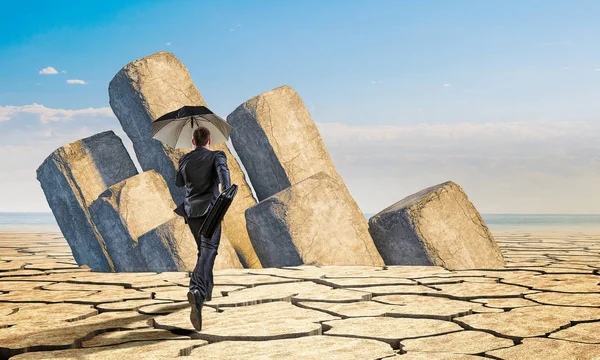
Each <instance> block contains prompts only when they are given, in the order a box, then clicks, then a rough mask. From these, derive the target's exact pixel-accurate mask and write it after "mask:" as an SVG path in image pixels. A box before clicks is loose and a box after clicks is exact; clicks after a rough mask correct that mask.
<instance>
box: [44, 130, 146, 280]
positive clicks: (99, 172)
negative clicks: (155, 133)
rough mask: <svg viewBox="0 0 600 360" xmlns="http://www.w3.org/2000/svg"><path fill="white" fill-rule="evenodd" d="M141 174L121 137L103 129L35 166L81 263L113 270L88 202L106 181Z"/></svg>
mask: <svg viewBox="0 0 600 360" xmlns="http://www.w3.org/2000/svg"><path fill="white" fill-rule="evenodd" d="M136 174H137V170H136V168H135V165H134V164H133V161H131V158H130V157H129V154H128V153H127V150H126V149H125V147H124V146H123V142H122V141H121V139H119V137H118V136H117V135H115V133H113V132H112V131H105V132H101V133H99V134H96V135H93V136H90V137H87V138H85V139H81V140H78V141H75V142H73V143H70V144H67V145H65V146H63V147H60V148H58V149H56V150H55V151H54V152H53V153H52V154H50V156H48V157H47V158H46V160H44V162H43V163H42V164H41V165H40V167H39V168H38V169H37V179H38V180H39V182H40V184H41V186H42V189H43V191H44V194H45V195H46V199H47V201H48V205H49V206H50V209H51V210H52V213H53V214H54V217H55V218H56V222H57V223H58V226H59V227H60V230H61V231H62V233H63V236H64V237H65V239H66V240H67V242H68V243H69V246H70V247H71V251H72V252H73V257H74V258H75V261H77V264H79V265H84V264H85V265H88V266H89V267H90V268H91V269H92V270H94V271H113V270H114V266H113V263H112V261H111V259H110V257H108V254H107V250H106V245H105V243H104V240H103V238H102V236H101V234H100V233H99V232H98V230H97V229H96V225H95V224H94V222H93V220H92V218H91V216H90V213H89V210H88V207H89V206H90V205H91V203H92V202H93V201H94V200H96V198H97V197H98V195H99V194H100V193H102V192H103V191H105V190H106V189H107V188H108V187H110V186H112V185H114V184H116V183H118V182H120V181H123V180H125V179H127V178H129V177H131V176H134V175H136Z"/></svg>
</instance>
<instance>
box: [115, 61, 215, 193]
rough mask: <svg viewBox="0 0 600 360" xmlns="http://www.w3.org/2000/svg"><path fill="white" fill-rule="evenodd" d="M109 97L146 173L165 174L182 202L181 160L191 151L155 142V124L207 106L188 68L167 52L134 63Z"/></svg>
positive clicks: (117, 80) (120, 74) (123, 72)
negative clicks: (165, 117)
mask: <svg viewBox="0 0 600 360" xmlns="http://www.w3.org/2000/svg"><path fill="white" fill-rule="evenodd" d="M108 96H109V103H110V106H111V108H112V110H113V112H114V113H115V115H116V116H117V118H118V119H119V122H120V123H121V127H122V128H123V130H124V131H125V133H126V134H127V136H129V138H130V139H131V142H132V143H133V148H134V150H135V154H136V156H137V159H138V161H139V163H140V165H141V167H142V169H143V170H144V171H147V170H155V171H156V172H158V173H159V174H161V175H162V176H163V177H164V178H165V180H166V181H167V184H168V185H169V190H170V191H171V194H172V195H173V199H174V200H175V201H176V202H177V203H179V202H180V201H182V200H183V196H184V190H183V188H178V187H176V186H175V175H176V173H177V166H178V162H179V158H180V157H181V155H183V154H185V153H187V152H188V151H189V150H187V149H173V148H171V147H169V146H167V145H165V144H163V143H162V142H160V141H158V140H155V139H153V138H152V122H153V121H154V120H155V119H157V118H159V117H161V116H162V115H164V114H166V113H168V112H170V111H173V110H177V109H179V108H180V107H182V106H186V105H196V106H200V105H206V104H205V103H204V99H203V98H202V95H200V92H198V89H197V88H196V85H194V83H193V81H192V78H191V77H190V74H189V72H188V70H187V68H186V67H185V65H183V63H181V62H180V61H179V60H178V59H177V58H176V57H175V56H174V55H173V54H171V53H169V52H165V51H161V52H158V53H156V54H152V55H150V56H146V57H144V58H142V59H138V60H135V61H132V62H131V63H129V64H127V65H125V66H124V67H123V68H122V69H121V71H119V72H118V73H117V74H116V75H115V77H114V78H113V79H112V80H111V82H110V84H109V86H108ZM190 141H191V139H190ZM190 147H191V145H190ZM190 150H191V149H190Z"/></svg>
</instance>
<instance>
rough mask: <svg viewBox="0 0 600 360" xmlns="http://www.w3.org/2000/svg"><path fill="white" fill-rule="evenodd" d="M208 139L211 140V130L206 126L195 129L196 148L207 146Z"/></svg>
mask: <svg viewBox="0 0 600 360" xmlns="http://www.w3.org/2000/svg"><path fill="white" fill-rule="evenodd" d="M208 139H210V130H208V129H207V128H205V127H204V126H199V127H197V128H196V129H194V141H195V142H196V146H204V145H206V144H207V143H208Z"/></svg>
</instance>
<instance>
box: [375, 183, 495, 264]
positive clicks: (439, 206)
mask: <svg viewBox="0 0 600 360" xmlns="http://www.w3.org/2000/svg"><path fill="white" fill-rule="evenodd" d="M369 232H370V233H371V236H372V237H373V241H374V242H375V245H376V246H377V249H378V250H379V253H380V254H381V256H382V257H383V260H384V261H385V263H386V265H439V266H443V267H445V268H448V269H453V270H458V269H476V268H501V267H503V266H504V257H503V256H502V253H501V252H500V248H499V247H498V245H497V244H496V241H495V240H494V236H493V235H492V233H491V232H490V230H489V229H488V227H487V226H486V224H485V222H484V221H483V219H482V218H481V215H479V212H478V211H477V209H475V206H473V204H472V203H471V202H470V201H469V199H468V198H467V195H466V194H465V192H464V191H463V189H462V188H461V187H460V186H458V185H457V184H455V183H453V182H451V181H449V182H445V183H443V184H440V185H436V186H432V187H430V188H427V189H425V190H422V191H420V192H418V193H416V194H413V195H411V196H408V197H406V198H404V199H402V200H400V201H399V202H397V203H395V204H394V205H392V206H390V207H388V208H386V209H384V210H382V211H381V212H379V213H378V214H376V215H375V216H373V217H372V218H371V219H369Z"/></svg>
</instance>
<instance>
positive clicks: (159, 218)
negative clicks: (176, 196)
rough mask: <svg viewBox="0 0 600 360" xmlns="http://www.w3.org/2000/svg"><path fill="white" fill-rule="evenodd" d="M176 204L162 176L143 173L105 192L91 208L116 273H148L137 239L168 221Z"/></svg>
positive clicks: (148, 172)
mask: <svg viewBox="0 0 600 360" xmlns="http://www.w3.org/2000/svg"><path fill="white" fill-rule="evenodd" d="M174 207H175V204H174V203H173V199H172V198H171V195H170V193H169V189H168V188H167V184H166V183H165V180H164V179H163V177H162V176H161V175H160V174H158V173H157V172H156V171H154V170H149V171H144V172H143V173H140V174H138V175H136V176H132V177H130V178H129V179H126V180H123V181H121V182H120V183H117V184H115V185H113V186H111V187H110V188H108V189H107V190H106V191H104V192H103V193H102V194H100V196H98V199H97V200H96V201H94V202H93V203H92V205H91V206H90V213H91V215H92V219H93V220H94V223H96V226H97V227H98V230H99V231H100V234H101V235H102V238H103V239H104V241H105V243H106V248H107V251H108V255H109V256H110V258H111V259H112V261H113V263H114V265H115V270H116V271H119V272H121V271H147V270H148V268H147V265H146V263H145V261H144V257H143V256H142V255H141V254H140V247H139V246H138V238H139V237H140V236H142V235H144V234H145V233H147V232H148V231H150V230H152V229H154V228H156V227H158V226H160V225H161V224H163V223H165V222H167V221H169V220H170V219H172V218H173V217H174V216H177V215H175V214H174V213H173V208H174Z"/></svg>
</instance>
